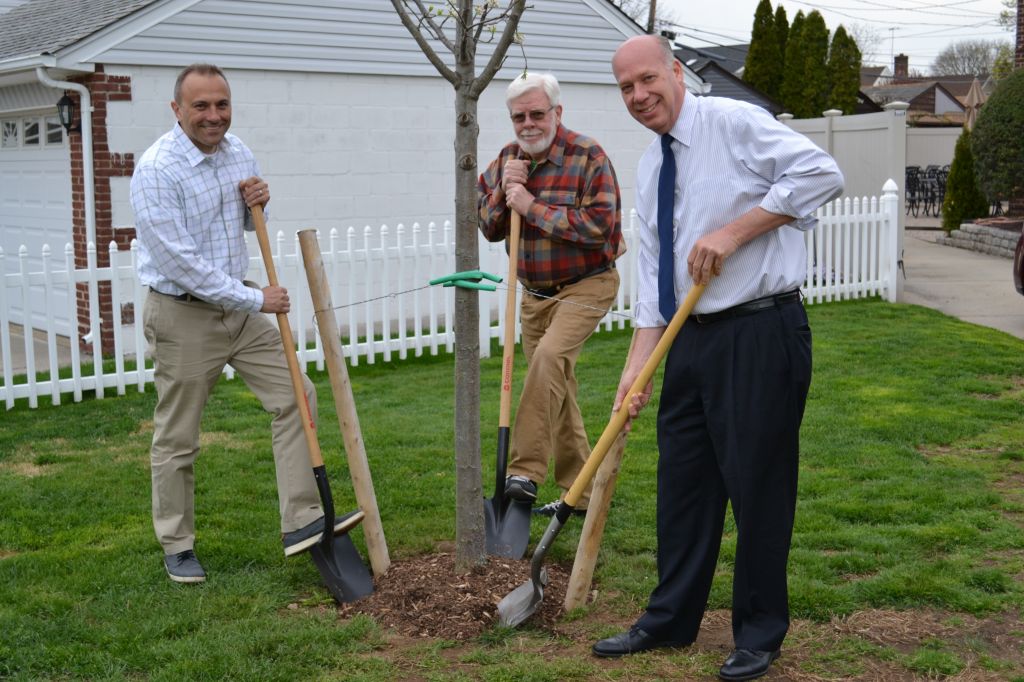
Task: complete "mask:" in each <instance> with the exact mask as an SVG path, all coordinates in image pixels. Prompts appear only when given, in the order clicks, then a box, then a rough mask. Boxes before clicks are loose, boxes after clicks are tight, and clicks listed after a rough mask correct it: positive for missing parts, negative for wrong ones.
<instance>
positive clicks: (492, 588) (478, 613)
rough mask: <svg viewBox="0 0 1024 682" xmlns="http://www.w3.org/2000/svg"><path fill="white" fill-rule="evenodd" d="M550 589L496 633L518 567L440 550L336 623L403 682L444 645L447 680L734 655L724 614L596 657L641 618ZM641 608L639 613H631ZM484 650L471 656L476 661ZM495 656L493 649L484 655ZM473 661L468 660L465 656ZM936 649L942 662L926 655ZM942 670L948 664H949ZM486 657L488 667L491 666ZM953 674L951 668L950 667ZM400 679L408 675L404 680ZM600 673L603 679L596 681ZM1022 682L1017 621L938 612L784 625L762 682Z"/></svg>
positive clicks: (556, 574)
mask: <svg viewBox="0 0 1024 682" xmlns="http://www.w3.org/2000/svg"><path fill="white" fill-rule="evenodd" d="M545 568H546V569H547V571H548V574H549V584H548V587H547V588H546V589H545V592H544V599H543V601H542V602H541V605H540V608H538V610H537V612H536V614H535V615H534V616H533V617H532V618H530V619H529V620H528V621H526V623H524V624H523V625H521V626H520V627H519V628H517V629H516V630H514V631H506V632H505V633H504V634H502V632H501V631H499V630H495V629H494V625H495V622H496V613H497V603H498V602H499V601H500V600H501V598H502V597H504V596H505V595H506V594H508V593H509V592H510V591H511V590H513V589H514V588H516V587H517V586H519V585H520V584H522V583H524V582H526V581H528V580H529V578H530V576H529V573H530V565H529V561H528V560H521V561H513V560H508V559H498V558H494V557H490V558H489V559H488V560H487V563H486V564H485V565H483V566H480V567H478V568H476V569H474V570H473V571H471V572H470V573H468V574H464V575H456V574H455V570H454V556H453V555H452V554H450V553H446V552H441V553H435V554H430V555H425V556H421V557H416V558H414V559H408V560H402V561H396V562H394V563H393V564H392V565H391V568H390V570H389V571H388V573H387V574H386V575H384V576H382V577H380V578H377V579H376V580H375V592H374V593H373V595H371V596H370V597H367V598H366V599H363V600H361V601H358V602H356V603H353V604H342V605H339V606H338V607H337V608H338V614H339V616H340V617H342V618H350V617H352V616H353V615H355V614H366V615H368V616H370V617H372V618H373V619H374V620H375V621H376V622H377V623H378V624H379V625H380V626H381V628H382V630H383V631H384V641H385V644H384V646H383V647H380V648H377V649H376V650H375V651H374V653H373V654H372V656H373V657H375V658H384V659H386V660H388V661H390V662H391V663H392V664H393V665H394V666H395V667H396V668H397V669H398V670H402V671H403V679H408V680H419V679H426V678H422V677H420V676H419V675H420V674H422V671H418V670H417V663H416V661H417V660H418V659H419V657H420V656H421V655H422V652H423V649H422V647H423V646H424V645H428V646H429V645H430V644H431V643H436V642H437V641H438V640H444V641H447V642H449V643H450V645H446V646H445V647H443V648H442V649H441V654H440V655H442V656H443V657H444V660H445V661H446V664H448V665H450V666H451V668H450V669H451V671H452V672H453V673H454V672H456V671H457V672H459V673H462V674H464V675H465V676H466V677H468V678H469V679H478V675H479V674H481V673H482V672H483V670H484V669H485V666H486V665H488V664H487V663H485V662H482V661H484V660H485V659H493V658H494V656H495V655H497V656H499V659H500V658H501V657H502V656H509V655H514V654H519V653H526V654H531V655H534V656H539V657H540V658H541V659H543V660H544V661H548V662H551V663H552V664H553V663H555V662H565V661H575V662H576V663H578V664H579V665H581V666H583V667H584V668H587V667H590V668H592V669H593V672H596V673H597V677H598V678H600V679H605V677H604V676H606V677H607V679H618V680H651V679H694V680H703V679H714V678H715V677H716V673H717V670H718V666H720V665H721V663H722V661H724V660H725V657H726V656H727V655H728V654H729V652H730V651H731V650H732V647H733V641H732V626H731V618H730V614H729V612H728V611H727V610H717V611H709V612H708V613H706V614H705V616H704V621H703V623H702V625H701V629H700V633H699V635H698V638H697V641H696V643H694V645H693V646H690V647H686V648H683V649H666V650H658V651H654V652H648V653H644V654H639V655H637V656H632V657H626V658H623V659H619V660H606V659H598V658H595V657H594V656H593V655H592V654H591V652H590V647H591V646H592V645H593V643H594V642H595V641H597V640H598V639H600V638H601V637H605V636H607V635H608V634H610V633H613V632H618V631H621V630H625V629H627V628H628V627H629V626H630V625H631V624H632V623H633V621H634V619H635V618H636V617H637V616H638V615H639V613H636V614H625V615H624V614H623V612H622V611H621V610H617V609H611V608H603V607H601V606H597V607H595V606H594V605H593V604H591V605H589V606H588V607H587V608H585V609H584V610H583V611H582V612H574V614H573V617H571V618H567V617H566V614H565V613H564V612H563V611H562V601H563V600H564V598H565V588H566V585H567V584H568V580H569V567H567V566H560V565H558V564H555V563H552V562H547V563H545ZM641 608H642V607H641ZM481 647H483V650H484V651H489V652H490V653H488V654H486V655H481V654H480V653H479V652H480V651H481ZM491 647H497V648H493V649H492V648H491ZM474 652H477V653H474ZM932 652H940V655H941V656H942V657H944V658H941V659H939V660H940V665H943V666H947V668H946V669H941V670H940V669H937V668H935V669H933V668H929V666H930V665H933V664H932V663H930V662H929V661H930V660H933V659H930V658H929V656H930V655H932ZM949 661H952V663H949ZM493 662H494V661H493V660H491V661H490V664H493ZM949 666H951V667H952V668H953V669H952V670H951V669H949ZM406 675H407V676H406ZM602 675H603V676H602ZM1021 676H1024V623H1022V622H1021V619H1020V617H1019V615H1017V614H1014V613H1011V612H1006V613H999V614H995V615H993V616H990V617H987V618H977V617H974V616H971V615H968V614H954V613H949V612H943V611H936V610H926V609H920V610H912V611H893V610H881V609H872V610H867V611H859V612H856V613H853V614H850V615H847V616H843V617H836V618H833V619H832V620H831V621H829V622H825V623H818V622H811V621H807V620H794V621H793V623H792V625H791V628H790V632H789V635H788V637H787V638H786V643H785V644H784V645H783V651H782V657H781V658H780V659H779V660H778V661H777V662H776V663H775V664H774V665H773V666H772V668H771V671H770V672H769V674H768V675H767V676H766V677H765V678H764V679H766V680H793V681H797V682H805V681H807V682H810V681H815V682H818V681H823V680H861V681H872V682H875V681H878V680H925V679H946V680H972V681H978V682H987V681H989V680H993V681H994V680H1009V679H1016V678H1018V677H1021Z"/></svg>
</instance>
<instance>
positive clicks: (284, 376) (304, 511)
mask: <svg viewBox="0 0 1024 682" xmlns="http://www.w3.org/2000/svg"><path fill="white" fill-rule="evenodd" d="M143 324H144V329H145V334H146V340H147V341H148V343H149V352H150V355H151V356H152V358H153V361H154V365H155V370H154V381H155V384H156V394H157V404H156V411H155V413H154V415H153V445H152V449H151V450H150V458H151V469H152V478H153V527H154V529H155V530H156V536H157V539H158V540H159V541H160V544H161V545H162V546H163V548H164V553H165V554H176V553H178V552H182V551H184V550H187V549H192V548H193V547H194V543H195V503H194V479H193V463H194V462H195V459H196V456H197V455H198V454H199V422H200V419H201V417H202V414H203V408H204V407H205V405H206V401H207V399H208V398H209V396H210V391H211V390H212V389H213V386H214V384H216V383H217V381H218V379H219V378H220V376H221V372H222V371H223V370H224V366H225V365H226V364H230V365H231V366H232V367H234V368H235V370H236V371H237V372H238V373H239V375H240V376H241V377H242V379H243V380H244V381H245V383H246V385H247V386H248V387H249V389H250V390H252V392H253V393H254V394H255V395H256V397H257V398H258V399H259V401H260V403H262V405H263V409H265V410H266V411H267V412H270V413H271V414H272V415H273V420H272V423H271V433H272V443H273V451H274V464H275V466H276V469H277V492H278V500H279V505H280V514H281V530H282V531H283V532H290V531H293V530H296V529H298V528H301V527H302V526H305V525H306V524H308V523H311V522H312V521H315V520H316V519H318V518H320V516H321V515H322V514H323V512H322V511H321V508H320V497H319V494H318V492H317V488H316V481H315V480H314V478H313V471H312V467H311V464H310V461H309V448H308V446H307V445H306V441H305V436H304V433H303V429H302V421H301V418H300V416H299V410H298V405H297V404H296V402H295V396H294V391H293V389H292V384H291V376H290V374H289V372H288V366H287V364H286V362H285V358H284V351H283V350H282V346H281V335H280V333H279V332H278V330H277V328H276V327H275V326H274V325H273V323H271V321H270V320H268V319H267V318H266V317H265V316H264V315H261V314H250V313H245V312H241V311H237V310H228V309H225V308H222V307H221V306H216V305H212V304H208V303H199V302H194V301H193V302H184V301H176V300H174V299H173V298H172V297H170V296H164V295H163V294H158V293H155V292H152V291H151V292H149V294H148V295H147V297H146V304H145V308H144V311H143ZM303 381H304V383H305V387H306V398H307V400H309V405H310V410H311V412H312V413H313V415H314V416H315V415H316V394H315V393H314V391H313V385H312V383H311V382H310V381H309V379H307V378H306V377H303ZM238 475H239V476H248V475H251V474H250V473H249V472H246V471H239V472H238ZM245 503H248V501H246V502H245ZM243 504H244V503H243Z"/></svg>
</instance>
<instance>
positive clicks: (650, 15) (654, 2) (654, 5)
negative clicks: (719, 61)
mask: <svg viewBox="0 0 1024 682" xmlns="http://www.w3.org/2000/svg"><path fill="white" fill-rule="evenodd" d="M1020 2H1024V0H1018V3H1020ZM657 11H658V0H651V6H650V8H649V9H648V10H647V32H648V33H654V15H655V14H656V13H657ZM1018 16H1020V13H1019V12H1018Z"/></svg>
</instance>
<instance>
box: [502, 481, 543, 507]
mask: <svg viewBox="0 0 1024 682" xmlns="http://www.w3.org/2000/svg"><path fill="white" fill-rule="evenodd" d="M505 497H510V498H512V499H513V500H516V501H517V502H533V501H534V500H536V499H537V484H536V483H534V482H533V481H531V480H530V479H528V478H527V477H526V476H509V477H508V478H506V479H505Z"/></svg>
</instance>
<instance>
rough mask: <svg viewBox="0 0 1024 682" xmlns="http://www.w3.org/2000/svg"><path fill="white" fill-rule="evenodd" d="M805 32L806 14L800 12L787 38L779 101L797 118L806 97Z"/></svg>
mask: <svg viewBox="0 0 1024 682" xmlns="http://www.w3.org/2000/svg"><path fill="white" fill-rule="evenodd" d="M803 31H804V12H803V10H800V11H798V12H797V13H796V16H795V17H793V23H792V24H791V25H790V27H789V37H788V38H786V57H785V60H784V64H783V71H782V84H781V85H780V86H779V99H780V100H781V101H782V106H783V107H785V108H786V111H788V112H789V113H791V114H793V115H794V116H797V115H798V114H797V110H798V109H799V108H800V105H801V101H802V100H803V96H804V43H803V40H802V39H801V34H802V33H803Z"/></svg>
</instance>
